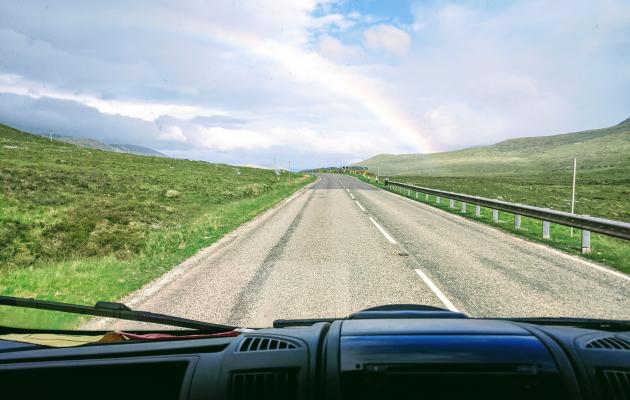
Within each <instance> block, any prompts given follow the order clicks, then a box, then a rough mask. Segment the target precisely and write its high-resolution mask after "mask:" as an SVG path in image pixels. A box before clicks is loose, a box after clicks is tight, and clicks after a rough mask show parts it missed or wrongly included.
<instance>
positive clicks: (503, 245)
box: [115, 174, 630, 328]
mask: <svg viewBox="0 0 630 400" xmlns="http://www.w3.org/2000/svg"><path fill="white" fill-rule="evenodd" d="M124 301H127V302H128V303H129V304H130V305H131V306H132V307H134V308H136V309H142V310H147V311H153V312H160V313H166V314H172V315H177V316H181V317H186V318H192V319H201V320H205V321H210V322H216V323H228V324H235V325H238V326H252V327H261V326H270V325H271V323H272V321H273V320H274V319H278V318H317V317H339V316H346V315H348V314H350V313H352V312H354V311H358V310H361V309H363V308H367V307H370V306H375V305H380V304H390V303H416V304H427V305H432V306H438V307H444V308H450V309H452V310H458V311H461V312H464V313H466V314H468V315H470V316H474V317H518V316H572V317H596V318H618V319H630V277H628V276H626V275H623V274H619V273H614V272H611V271H610V270H608V269H606V268H602V267H600V266H598V265H595V264H592V263H589V262H587V261H584V260H581V259H579V258H576V257H572V256H568V255H565V254H562V253H560V252H558V251H555V250H553V249H550V248H547V247H546V246H542V245H539V244H534V243H530V242H527V241H524V240H522V239H519V238H516V237H513V236H511V235H508V234H506V233H504V232H501V231H498V230H496V229H493V228H492V227H489V226H485V225H482V224H479V223H476V222H474V221H470V220H466V219H464V218H461V217H459V216H457V215H451V214H448V213H445V212H442V211H440V210H436V209H435V208H431V207H429V206H426V205H423V204H419V203H415V202H413V201H410V200H408V199H404V198H402V197H399V196H396V195H394V194H392V193H388V192H385V191H382V190H378V189H375V188H373V187H372V186H369V185H367V184H365V183H363V182H360V181H358V180H356V179H354V178H352V177H349V176H345V175H332V174H321V175H320V180H319V182H317V183H316V184H314V185H313V186H311V187H310V188H308V189H307V190H304V191H303V192H302V193H300V194H299V195H297V196H295V197H293V198H290V199H289V201H288V202H285V203H284V204H282V205H281V206H279V207H276V208H275V209H274V210H272V211H270V212H268V213H267V214H265V215H264V216H262V217H260V218H258V219H257V220H255V221H253V222H252V223H250V224H248V225H246V226H244V227H242V228H239V229H238V230H236V231H235V232H234V233H233V234H232V235H230V236H229V237H228V238H226V239H225V240H222V241H221V242H220V243H217V244H215V245H214V246H211V247H210V248H208V249H206V250H204V251H202V252H201V253H199V254H198V255H197V256H195V257H193V258H192V259H191V260H189V261H187V262H186V263H184V264H183V265H180V266H178V267H176V268H175V269H174V270H173V271H171V272H170V273H169V274H167V275H166V276H165V277H163V278H162V279H160V280H158V281H156V282H154V283H152V284H149V285H147V286H146V287H145V288H143V289H141V290H140V291H138V292H136V293H134V294H132V295H131V296H130V297H129V298H128V299H125V300H124ZM115 327H116V328H121V327H124V326H121V325H120V324H118V325H117V326H115Z"/></svg>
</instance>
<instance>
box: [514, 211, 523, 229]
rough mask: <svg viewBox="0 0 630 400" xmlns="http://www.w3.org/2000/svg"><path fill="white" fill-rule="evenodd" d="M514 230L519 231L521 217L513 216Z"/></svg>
mask: <svg viewBox="0 0 630 400" xmlns="http://www.w3.org/2000/svg"><path fill="white" fill-rule="evenodd" d="M514 229H521V216H520V215H519V214H514Z"/></svg>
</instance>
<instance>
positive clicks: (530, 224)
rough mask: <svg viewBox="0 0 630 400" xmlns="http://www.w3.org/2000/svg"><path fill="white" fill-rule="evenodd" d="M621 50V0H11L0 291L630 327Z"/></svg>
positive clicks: (256, 318)
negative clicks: (423, 310)
mask: <svg viewBox="0 0 630 400" xmlns="http://www.w3.org/2000/svg"><path fill="white" fill-rule="evenodd" d="M629 48H630V4H629V3H628V2H627V1H622V0H612V1H608V2H606V3H605V4H603V3H601V2H595V1H593V2H580V4H579V5H577V4H575V3H574V2H573V1H568V0H567V1H555V2H548V1H538V0H534V1H524V0H523V1H519V0H514V1H469V2H451V1H444V2H439V1H415V0H409V1H406V0H404V1H396V2H377V1H350V0H304V1H302V0H298V1H296V0H270V1H264V2H256V1H232V0H229V1H228V0H226V1H207V2H204V1H201V2H200V1H194V2H187V1H184V2H178V3H177V4H170V3H167V2H166V3H165V2H142V1H140V2H133V3H131V2H130V3H116V2H89V3H88V2H80V1H75V2H73V1H63V2H50V1H46V2H44V1H29V2H10V1H6V2H2V4H1V5H0V295H1V296H12V297H20V298H34V299H38V300H49V301H55V302H65V303H72V304H78V305H87V306H94V305H95V304H96V303H97V302H98V301H106V302H121V303H124V304H126V305H127V306H128V307H130V308H131V309H133V310H144V311H149V312H152V313H159V314H164V315H170V316H175V317H180V318H184V319H189V320H196V321H203V322H208V323H213V324H222V325H228V326H236V327H268V326H271V325H272V322H273V321H274V320H276V319H315V318H340V317H345V316H348V315H349V314H351V313H353V312H357V311H360V310H362V309H365V308H369V307H375V306H381V305H387V304H419V305H427V306H433V307H440V308H443V309H446V310H451V311H457V312H461V313H464V314H466V315H468V316H470V317H480V318H482V317H492V318H495V317H514V318H517V317H567V318H568V317H571V318H600V319H618V320H630V275H629V274H630V157H629V155H630V118H629V117H630V114H629V112H630V108H629V106H630V73H629V70H628V65H629V63H630V58H629V57H628V54H630V52H628V49H629ZM0 326H4V327H21V328H40V329H68V330H73V329H77V330H78V329H87V330H90V329H105V330H110V329H123V330H134V329H144V330H151V329H158V328H159V329H180V328H181V327H179V328H178V327H166V325H159V326H155V325H151V324H149V323H147V322H142V321H118V320H115V319H108V318H107V319H106V318H103V317H99V316H89V315H82V314H75V313H68V312H62V311H45V310H37V309H29V308H16V307H12V306H9V305H1V306H0Z"/></svg>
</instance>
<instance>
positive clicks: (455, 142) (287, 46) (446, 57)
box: [0, 0, 630, 168]
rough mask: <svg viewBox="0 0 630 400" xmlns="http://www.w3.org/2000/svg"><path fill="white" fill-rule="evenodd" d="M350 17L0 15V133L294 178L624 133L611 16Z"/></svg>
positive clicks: (259, 9) (85, 6)
mask: <svg viewBox="0 0 630 400" xmlns="http://www.w3.org/2000/svg"><path fill="white" fill-rule="evenodd" d="M355 6H356V4H355V3H353V2H343V1H336V0H326V1H317V0H269V1H265V2H264V3H261V2H232V1H212V2H197V1H190V2H184V3H183V4H181V5H180V4H178V6H177V7H173V6H172V5H171V4H170V3H168V2H162V1H152V2H148V1H139V2H133V3H128V4H125V5H124V7H122V6H120V7H119V6H114V5H112V4H111V3H107V2H96V3H94V2H80V3H76V2H75V3H65V2H54V3H51V2H46V1H37V0H34V1H29V2H2V3H1V4H0V15H2V16H3V18H2V19H0V42H1V43H2V46H0V122H4V123H9V124H13V125H16V126H18V127H20V128H22V129H26V130H29V129H30V130H35V131H38V132H48V131H50V130H53V131H54V132H55V133H62V134H69V135H75V136H86V137H93V138H95V139H99V140H103V141H109V142H113V143H121V142H122V143H131V144H139V145H147V146H149V147H153V148H156V149H158V150H162V151H165V152H167V153H169V154H172V155H177V156H181V157H185V158H202V159H205V160H209V161H218V162H232V163H238V164H244V163H248V164H256V165H268V166H270V165H271V164H272V163H273V158H274V157H275V158H276V159H278V160H280V159H284V160H286V159H288V158H291V159H292V160H293V162H292V165H294V166H297V168H307V167H309V166H317V165H322V164H323V165H328V164H343V163H346V162H349V161H351V160H357V159H361V158H367V157H369V156H371V155H373V154H375V153H380V152H392V153H401V152H426V151H434V150H450V149H455V148H460V147H464V146H469V145H479V144H486V143H490V142H493V141H498V140H502V139H505V138H508V137H514V136H523V135H540V134H549V133H554V132H563V131H564V132H566V131H571V130H579V129H586V128H594V127H601V126H605V125H609V124H613V123H615V122H617V121H618V120H622V119H625V118H627V112H628V109H627V105H628V104H630V51H628V49H630V26H629V25H630V24H628V21H629V20H630V5H628V4H627V2H624V1H621V0H605V1H602V2H598V3H597V4H596V3H588V2H584V3H582V2H579V3H575V2H572V1H569V0H560V1H557V2H552V3H549V2H547V1H543V0H531V1H513V2H499V3H488V2H480V1H472V2H466V3H453V2H447V3H442V2H424V1H423V2H410V3H409V4H405V3H398V2H397V3H396V6H397V7H391V9H390V8H388V10H386V11H387V12H383V10H382V7H381V6H380V5H378V4H376V2H367V3H365V5H362V6H361V7H362V8H361V9H360V10H359V9H355V8H353V7H355ZM357 7H358V6H357ZM397 8H399V9H400V10H403V11H405V14H404V16H403V15H402V14H401V15H400V16H397V15H394V14H393V13H394V11H393V10H395V9H397ZM567 9H570V10H571V12H570V13H568V12H566V10H567ZM410 18H413V19H410ZM41 21H46V23H41ZM401 21H403V22H401Z"/></svg>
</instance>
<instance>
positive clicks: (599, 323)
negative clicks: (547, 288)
mask: <svg viewBox="0 0 630 400" xmlns="http://www.w3.org/2000/svg"><path fill="white" fill-rule="evenodd" d="M505 319H506V320H508V321H514V322H526V323H530V324H539V325H561V326H573V327H577V328H589V329H601V330H610V331H615V330H619V331H627V330H630V321H627V320H616V319H597V318H563V317H560V318H556V317H533V318H527V317H524V318H505Z"/></svg>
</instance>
